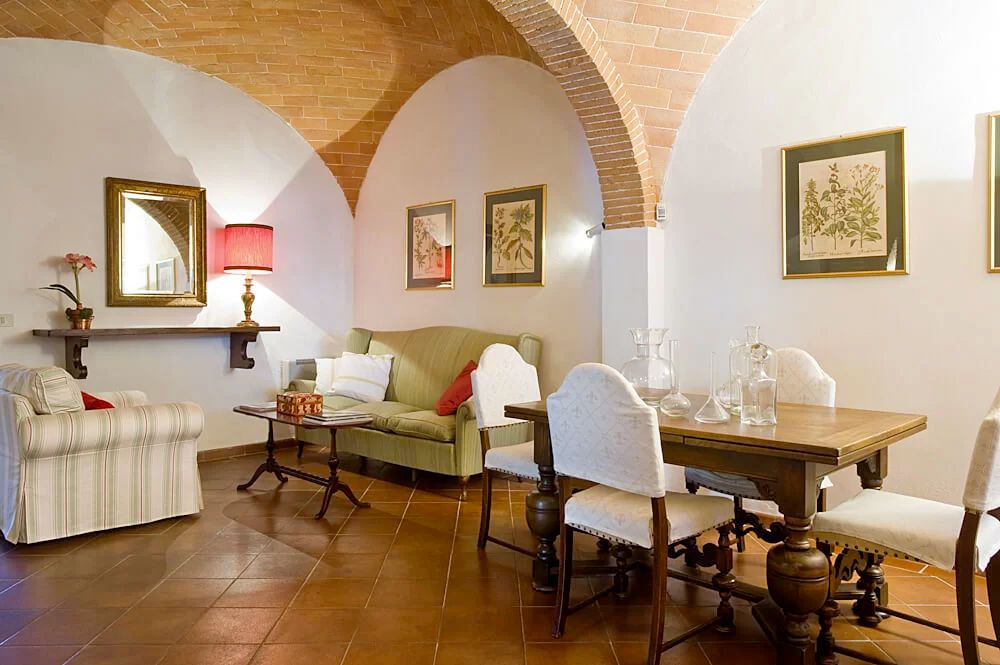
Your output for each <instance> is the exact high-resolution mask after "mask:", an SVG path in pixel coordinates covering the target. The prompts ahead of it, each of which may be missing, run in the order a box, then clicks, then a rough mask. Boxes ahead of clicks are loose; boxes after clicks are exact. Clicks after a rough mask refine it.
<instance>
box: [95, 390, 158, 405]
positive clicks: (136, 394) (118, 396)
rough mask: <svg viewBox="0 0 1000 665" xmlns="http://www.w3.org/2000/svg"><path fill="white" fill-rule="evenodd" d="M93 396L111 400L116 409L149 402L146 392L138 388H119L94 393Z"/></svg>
mask: <svg viewBox="0 0 1000 665" xmlns="http://www.w3.org/2000/svg"><path fill="white" fill-rule="evenodd" d="M94 397H96V398H98V399H103V400H105V401H108V402H111V403H112V404H114V405H115V408H116V409H121V408H124V407H129V406H143V405H145V404H149V398H148V397H146V393H144V392H140V391H138V390H119V391H116V392H109V393H94Z"/></svg>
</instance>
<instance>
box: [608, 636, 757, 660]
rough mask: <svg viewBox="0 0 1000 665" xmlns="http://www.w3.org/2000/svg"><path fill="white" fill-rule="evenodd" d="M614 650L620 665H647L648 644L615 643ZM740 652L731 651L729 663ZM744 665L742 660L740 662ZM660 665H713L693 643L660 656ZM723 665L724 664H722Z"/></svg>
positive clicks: (687, 643)
mask: <svg viewBox="0 0 1000 665" xmlns="http://www.w3.org/2000/svg"><path fill="white" fill-rule="evenodd" d="M611 646H612V648H613V649H614V651H615V656H617V658H618V665H646V663H647V660H646V658H647V655H648V642H646V641H642V642H614V643H612V645H611ZM739 654H740V652H739V651H737V650H736V648H735V647H734V648H733V649H731V650H730V654H729V656H730V658H729V660H728V661H725V662H731V663H735V662H737V659H738V658H740V655H739ZM739 662H740V665H742V660H740V661H739ZM660 665H712V664H711V663H710V662H709V660H708V656H706V655H705V652H704V651H703V650H702V649H701V647H700V646H699V645H697V644H695V643H693V642H682V643H680V644H678V645H677V646H675V647H673V648H671V649H669V650H667V651H665V652H664V653H663V655H662V656H660ZM720 665H722V664H720Z"/></svg>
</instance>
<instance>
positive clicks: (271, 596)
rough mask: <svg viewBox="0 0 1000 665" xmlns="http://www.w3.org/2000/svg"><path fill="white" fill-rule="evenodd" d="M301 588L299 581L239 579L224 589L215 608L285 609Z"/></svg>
mask: <svg viewBox="0 0 1000 665" xmlns="http://www.w3.org/2000/svg"><path fill="white" fill-rule="evenodd" d="M301 587H302V580H300V579H297V578H296V579H260V580H257V579H239V580H234V581H233V583H232V584H231V585H230V586H229V588H228V589H226V592H225V593H223V594H222V595H221V596H220V597H219V598H218V600H216V601H215V603H214V605H215V606H216V607H287V606H288V604H289V603H290V602H291V600H292V597H294V596H295V593H296V592H297V591H298V590H299V589H300V588H301Z"/></svg>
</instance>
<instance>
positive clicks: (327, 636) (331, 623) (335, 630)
mask: <svg viewBox="0 0 1000 665" xmlns="http://www.w3.org/2000/svg"><path fill="white" fill-rule="evenodd" d="M360 622H361V610H356V609H324V610H306V609H291V610H287V611H286V612H285V613H284V615H282V617H281V619H280V620H279V621H278V623H277V625H275V626H274V630H272V631H271V633H270V635H268V636H267V642H268V643H271V644H273V643H279V644H281V643H292V644H314V643H317V642H319V643H329V642H350V641H351V639H352V638H353V637H354V634H355V631H356V630H357V629H358V625H359V623H360Z"/></svg>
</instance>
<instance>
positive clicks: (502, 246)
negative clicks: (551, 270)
mask: <svg viewBox="0 0 1000 665" xmlns="http://www.w3.org/2000/svg"><path fill="white" fill-rule="evenodd" d="M484 221H485V233H484V238H485V242H484V246H483V286H544V285H545V185H534V186H532V187H519V188H517V189H504V190H501V191H499V192H488V193H487V194H486V206H485V220H484Z"/></svg>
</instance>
